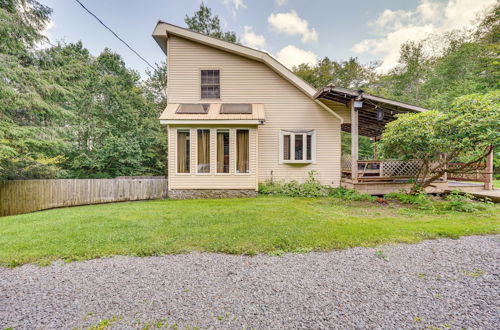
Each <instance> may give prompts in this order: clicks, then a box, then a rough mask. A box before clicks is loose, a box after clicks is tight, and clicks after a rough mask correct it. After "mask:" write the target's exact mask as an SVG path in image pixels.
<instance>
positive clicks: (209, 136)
mask: <svg viewBox="0 0 500 330" xmlns="http://www.w3.org/2000/svg"><path fill="white" fill-rule="evenodd" d="M194 130H195V132H196V133H195V139H196V149H195V150H194V158H195V164H194V165H195V174H196V175H203V176H206V175H212V170H213V166H212V135H213V134H212V130H211V129H210V128H208V127H197V128H195V129H194ZM199 130H207V131H208V132H209V135H208V141H209V143H208V148H209V149H210V152H209V155H210V156H209V158H208V166H209V168H210V171H209V172H208V173H206V172H198V131H199ZM193 147H194V145H192V146H191V148H193Z"/></svg>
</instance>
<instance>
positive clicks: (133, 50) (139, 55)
mask: <svg viewBox="0 0 500 330" xmlns="http://www.w3.org/2000/svg"><path fill="white" fill-rule="evenodd" d="M75 1H76V2H78V4H79V5H80V6H82V8H83V9H85V11H86V12H87V13H89V14H90V15H92V16H93V17H94V18H95V19H96V20H97V21H98V22H99V23H101V25H102V26H104V27H105V28H106V29H108V30H109V32H111V33H113V35H114V36H115V37H116V38H118V40H120V41H121V42H123V43H124V44H125V46H127V47H128V49H130V50H131V51H132V52H134V54H135V55H137V56H138V57H139V58H140V59H141V60H143V61H144V62H145V63H146V64H147V65H149V66H150V67H151V69H153V70H156V68H155V67H154V66H152V65H151V64H150V63H149V62H148V61H147V60H146V59H145V58H144V57H142V56H141V54H139V53H138V52H137V51H135V49H133V48H132V47H131V46H130V45H129V44H128V43H127V42H126V41H125V40H123V39H122V38H120V37H119V36H118V35H117V34H116V33H115V32H114V31H113V30H111V28H110V27H108V26H107V25H106V24H104V22H103V21H101V19H99V17H97V16H96V15H95V14H94V13H93V12H91V11H90V10H89V9H87V7H85V6H84V5H83V3H81V2H80V0H75Z"/></svg>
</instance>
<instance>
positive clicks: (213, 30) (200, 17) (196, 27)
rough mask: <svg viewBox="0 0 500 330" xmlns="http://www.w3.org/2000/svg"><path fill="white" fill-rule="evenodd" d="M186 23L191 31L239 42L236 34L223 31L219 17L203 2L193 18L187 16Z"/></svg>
mask: <svg viewBox="0 0 500 330" xmlns="http://www.w3.org/2000/svg"><path fill="white" fill-rule="evenodd" d="M184 22H185V23H186V25H187V27H188V29H190V30H193V31H196V32H200V33H203V34H205V35H207V36H210V37H215V38H219V39H222V40H225V41H229V42H234V43H237V42H238V37H237V36H236V33H235V32H232V31H226V32H224V31H222V28H221V27H220V19H219V16H217V15H213V14H212V9H210V8H208V7H207V6H205V4H204V3H203V2H202V3H201V4H200V9H198V11H196V12H195V13H194V14H193V16H192V17H189V16H188V15H186V17H185V18H184Z"/></svg>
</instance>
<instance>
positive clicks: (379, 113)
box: [376, 107, 384, 121]
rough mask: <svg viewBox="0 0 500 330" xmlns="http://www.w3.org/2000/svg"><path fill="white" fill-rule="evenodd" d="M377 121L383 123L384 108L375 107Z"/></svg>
mask: <svg viewBox="0 0 500 330" xmlns="http://www.w3.org/2000/svg"><path fill="white" fill-rule="evenodd" d="M376 110H377V121H384V108H380V107H377V108H376Z"/></svg>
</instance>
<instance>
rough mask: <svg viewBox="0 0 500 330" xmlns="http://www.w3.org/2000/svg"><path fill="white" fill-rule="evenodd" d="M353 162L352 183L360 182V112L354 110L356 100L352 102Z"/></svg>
mask: <svg viewBox="0 0 500 330" xmlns="http://www.w3.org/2000/svg"><path fill="white" fill-rule="evenodd" d="M351 158H352V159H351V160H352V172H351V173H352V182H354V183H357V182H358V158H359V157H358V110H356V109H355V108H354V100H352V101H351Z"/></svg>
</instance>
